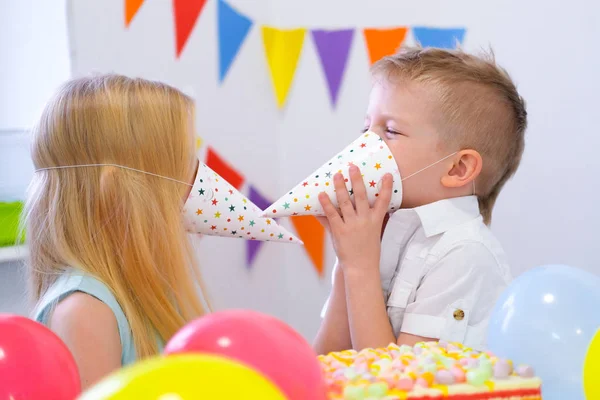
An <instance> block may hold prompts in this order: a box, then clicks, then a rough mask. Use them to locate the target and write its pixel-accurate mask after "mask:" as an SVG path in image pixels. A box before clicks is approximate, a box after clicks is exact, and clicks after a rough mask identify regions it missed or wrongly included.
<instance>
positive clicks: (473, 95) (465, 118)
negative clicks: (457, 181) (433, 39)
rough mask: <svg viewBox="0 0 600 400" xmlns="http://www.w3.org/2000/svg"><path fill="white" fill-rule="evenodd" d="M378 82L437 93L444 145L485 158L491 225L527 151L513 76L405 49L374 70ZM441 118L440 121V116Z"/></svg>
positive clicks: (459, 58)
mask: <svg viewBox="0 0 600 400" xmlns="http://www.w3.org/2000/svg"><path fill="white" fill-rule="evenodd" d="M372 72H373V75H374V76H375V77H381V76H382V75H383V76H384V78H385V79H398V80H399V81H400V82H402V81H404V82H407V81H408V82H418V83H422V84H424V85H428V86H430V85H431V87H433V89H434V93H436V95H437V96H438V101H439V106H440V109H441V110H440V111H441V112H440V113H439V120H438V121H436V122H437V123H438V125H439V126H440V132H442V142H441V144H442V145H446V146H449V147H458V148H460V149H462V150H464V149H473V150H476V151H478V152H479V153H480V154H481V156H482V158H483V169H482V172H481V175H480V176H479V178H477V182H476V187H477V190H476V193H477V196H478V199H479V205H480V209H481V214H482V215H483V218H484V220H485V222H486V224H489V223H490V222H491V218H492V209H493V207H494V203H495V202H496V198H497V197H498V194H499V193H500V190H501V189H502V187H503V186H504V184H505V183H506V182H507V181H508V179H509V178H511V177H512V176H513V175H514V174H515V172H516V171H517V168H518V167H519V164H520V162H521V157H522V155H523V150H524V147H525V139H524V136H525V129H526V126H527V111H526V109H525V101H524V100H523V98H522V97H521V96H520V95H519V93H518V92H517V88H516V87H515V84H514V83H513V81H512V79H511V78H510V76H509V75H508V73H507V72H506V71H505V70H504V69H502V68H500V67H499V66H498V65H496V61H495V59H494V55H493V53H490V54H488V55H484V56H475V55H471V54H467V53H465V52H464V51H462V50H444V49H436V48H425V49H423V48H405V49H402V50H401V51H400V52H398V53H397V54H395V55H393V56H389V57H385V58H383V59H382V60H380V61H378V62H377V63H375V65H373V69H372ZM436 118H438V116H436Z"/></svg>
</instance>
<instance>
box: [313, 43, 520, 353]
mask: <svg viewBox="0 0 600 400" xmlns="http://www.w3.org/2000/svg"><path fill="white" fill-rule="evenodd" d="M372 72H373V77H374V84H373V88H372V91H371V95H370V102H369V108H368V111H367V116H366V120H365V131H366V130H370V131H373V132H375V133H377V134H379V135H380V136H381V137H382V138H383V140H385V142H386V143H387V144H388V146H389V147H390V149H391V151H392V153H393V155H394V157H395V159H396V161H397V163H398V168H399V171H400V174H401V176H402V177H403V182H402V185H403V195H404V198H403V202H402V209H401V210H398V211H397V212H395V213H393V214H391V215H390V216H389V220H387V223H386V224H384V219H385V218H386V211H387V204H388V203H389V199H390V197H391V186H392V183H391V177H389V176H388V177H386V178H385V179H384V183H383V185H382V189H381V192H380V196H379V197H378V200H377V202H376V204H375V205H374V206H373V207H370V206H369V204H368V203H367V202H366V199H363V198H362V197H363V196H362V194H363V189H364V183H363V182H362V179H361V175H360V171H358V168H355V167H354V168H351V169H350V179H351V180H352V186H353V189H354V202H355V205H353V204H352V201H351V200H350V196H349V194H348V192H347V190H346V188H345V186H344V181H343V177H341V175H340V174H338V175H337V176H336V177H335V179H334V184H335V186H336V196H337V197H338V202H339V204H340V211H338V210H336V209H335V208H334V207H333V205H332V204H331V201H330V199H329V197H328V196H327V195H325V194H324V193H322V194H321V195H320V197H319V200H320V201H321V204H322V205H323V208H324V210H325V212H326V214H327V220H328V223H329V226H330V230H331V234H332V237H333V243H334V247H335V250H336V254H337V256H338V263H337V265H336V267H335V269H334V277H333V278H334V283H333V289H332V293H331V296H330V298H329V300H328V304H327V305H326V308H325V310H324V320H323V323H322V325H321V328H320V330H319V333H318V334H317V338H316V340H315V349H316V350H317V352H319V353H320V354H323V353H327V352H330V351H339V350H343V349H348V348H354V349H357V350H360V349H363V348H367V347H385V346H387V345H389V344H390V342H396V343H398V344H407V345H413V344H415V343H416V342H419V341H424V340H438V339H440V340H447V341H457V342H461V343H464V344H465V345H467V346H469V347H472V348H474V349H479V350H481V349H483V348H484V347H485V336H486V328H487V322H488V319H489V316H490V313H491V311H492V308H493V307H494V304H495V301H496V298H497V297H498V295H499V294H500V293H501V291H502V290H503V289H504V288H505V287H506V285H507V283H508V282H509V280H510V271H509V267H508V265H507V262H506V259H505V256H504V252H503V250H502V248H501V246H500V244H499V243H498V242H497V240H496V239H495V237H494V235H493V234H492V232H491V231H490V230H489V228H488V227H487V225H489V224H490V222H491V217H492V209H493V206H494V203H495V201H496V198H497V197H498V194H499V193H500V190H501V189H502V187H503V186H504V184H505V183H506V181H507V180H508V179H509V178H510V177H512V175H514V173H515V172H516V170H517V168H518V166H519V163H520V160H521V156H522V154H523V149H524V133H525V128H526V125H527V112H526V110H525V103H524V101H523V99H522V98H521V97H520V95H519V94H518V92H517V90H516V87H515V85H514V83H513V82H512V81H511V79H510V77H509V76H508V74H507V73H506V72H505V71H504V70H502V69H500V68H499V67H498V66H497V65H496V64H495V61H494V59H493V57H487V58H479V57H476V56H473V55H469V54H466V53H464V52H462V51H460V50H455V51H449V50H441V49H431V48H430V49H404V50H402V51H400V52H399V53H398V54H396V55H394V56H390V57H386V58H384V59H382V60H381V61H379V62H378V63H376V64H375V65H374V67H373V71H372ZM382 224H383V225H384V233H383V236H381V229H382Z"/></svg>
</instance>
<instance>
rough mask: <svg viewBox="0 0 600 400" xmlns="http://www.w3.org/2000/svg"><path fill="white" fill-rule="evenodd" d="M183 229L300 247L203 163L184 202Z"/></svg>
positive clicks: (286, 232) (288, 233)
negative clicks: (293, 244) (184, 222)
mask: <svg viewBox="0 0 600 400" xmlns="http://www.w3.org/2000/svg"><path fill="white" fill-rule="evenodd" d="M183 212H184V214H185V221H186V229H187V230H188V231H189V232H193V233H201V234H204V235H213V236H224V237H231V238H242V239H248V240H263V241H273V242H285V243H297V244H302V241H300V240H299V239H298V238H296V237H295V236H294V235H292V234H291V233H290V232H288V231H287V230H286V229H285V228H283V227H282V226H280V225H279V224H277V222H276V221H275V220H273V218H270V217H268V218H265V217H262V216H261V213H262V211H261V210H260V209H259V208H258V207H257V206H256V205H255V204H254V203H252V202H251V201H250V200H249V199H248V198H247V197H246V196H244V195H243V194H242V193H240V192H239V191H238V190H237V189H236V188H234V187H233V186H231V185H230V184H229V182H227V181H226V180H225V179H223V178H222V177H221V176H220V175H219V174H217V173H216V172H215V171H213V170H212V169H210V168H209V167H208V166H206V165H205V164H203V163H200V165H199V166H198V173H197V175H196V179H195V180H194V186H193V187H192V190H191V192H190V195H189V198H188V200H187V201H186V203H185V206H184V210H183Z"/></svg>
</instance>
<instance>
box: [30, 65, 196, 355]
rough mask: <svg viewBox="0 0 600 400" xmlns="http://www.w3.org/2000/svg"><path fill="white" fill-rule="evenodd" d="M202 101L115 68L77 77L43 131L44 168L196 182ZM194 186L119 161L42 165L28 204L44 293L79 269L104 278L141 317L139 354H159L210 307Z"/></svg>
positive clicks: (35, 287) (34, 263) (35, 271)
mask: <svg viewBox="0 0 600 400" xmlns="http://www.w3.org/2000/svg"><path fill="white" fill-rule="evenodd" d="M192 126H193V102H192V101H191V99H190V98H188V97H187V96H185V95H184V94H182V93H181V92H179V91H178V90H176V89H174V88H172V87H170V86H167V85H166V84H162V83H158V82H150V81H147V80H143V79H130V78H127V77H124V76H119V75H103V76H96V77H88V78H81V79H75V80H72V81H69V82H67V83H66V84H65V85H64V86H63V87H62V88H61V89H60V90H59V91H58V93H57V94H56V95H55V97H54V98H53V99H51V101H50V102H49V103H48V104H47V106H46V108H45V109H44V111H43V114H42V116H41V118H40V121H39V123H38V125H37V126H36V127H35V129H34V131H33V145H32V151H31V154H32V158H33V163H34V165H35V167H36V169H40V168H49V167H58V166H68V165H81V164H104V163H111V164H118V165H123V166H126V167H130V168H136V169H139V170H143V171H147V172H150V173H154V174H158V175H163V176H166V177H170V178H173V179H176V180H179V181H184V182H189V181H190V178H191V177H192V176H193V174H194V171H195V167H196V158H195V155H194V143H193V134H192V131H191V130H192ZM188 191H189V187H188V186H185V185H182V184H181V183H176V182H173V181H171V180H167V179H162V178H159V177H155V176H150V175H147V174H143V173H139V172H135V171H131V170H127V169H123V168H117V167H111V166H102V167H82V168H67V169H51V170H44V171H38V172H37V173H36V174H35V176H34V178H33V181H32V183H31V186H30V192H29V194H28V199H27V203H26V218H25V224H26V229H27V240H28V245H29V249H30V260H29V266H28V274H29V281H30V285H31V291H32V297H33V299H34V300H36V301H39V299H40V297H41V296H43V294H44V293H45V292H46V291H47V290H48V289H49V287H50V286H51V285H52V284H53V283H54V281H55V280H56V279H57V277H58V276H59V275H60V274H61V273H63V272H64V271H65V268H67V266H71V267H75V268H77V269H81V270H83V271H84V272H85V273H88V274H90V275H92V276H93V277H95V278H97V279H99V280H101V281H102V282H104V283H105V284H106V285H107V286H108V287H109V288H110V289H111V290H112V292H113V293H114V295H115V297H116V299H117V301H118V302H119V304H120V305H121V307H122V308H123V311H124V312H125V315H126V317H127V319H128V321H129V324H130V326H131V330H132V334H133V339H134V344H135V348H136V352H137V355H138V357H140V358H143V357H147V356H151V355H154V354H156V353H157V352H158V348H157V342H156V339H157V337H160V338H161V339H162V340H163V341H167V340H168V339H169V338H170V337H171V336H172V335H173V334H174V333H175V332H176V331H177V330H179V329H180V328H181V327H182V326H183V325H184V324H185V323H186V322H188V321H190V320H191V319H193V318H195V317H198V316H200V315H202V314H204V313H205V310H204V308H203V305H202V302H201V299H200V297H199V289H202V288H203V286H202V281H201V280H200V276H199V271H198V269H197V265H196V262H195V259H194V256H193V253H192V248H191V245H190V243H189V241H188V238H187V235H186V233H185V230H184V228H183V224H182V223H181V218H182V217H181V207H182V202H183V199H184V197H185V196H186V194H187V192H188Z"/></svg>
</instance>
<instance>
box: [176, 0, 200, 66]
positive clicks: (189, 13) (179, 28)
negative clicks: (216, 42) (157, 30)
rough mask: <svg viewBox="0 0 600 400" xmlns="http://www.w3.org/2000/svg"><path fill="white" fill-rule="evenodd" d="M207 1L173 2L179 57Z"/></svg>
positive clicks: (186, 0) (179, 0)
mask: <svg viewBox="0 0 600 400" xmlns="http://www.w3.org/2000/svg"><path fill="white" fill-rule="evenodd" d="M205 4H206V0H173V15H174V16H175V38H176V47H177V57H179V56H180V55H181V52H182V51H183V48H184V47H185V44H186V43H187V40H188V38H189V37H190V34H191V33H192V30H193V29H194V25H196V20H198V16H199V15H200V13H201V12H202V9H203V8H204V5H205Z"/></svg>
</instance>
